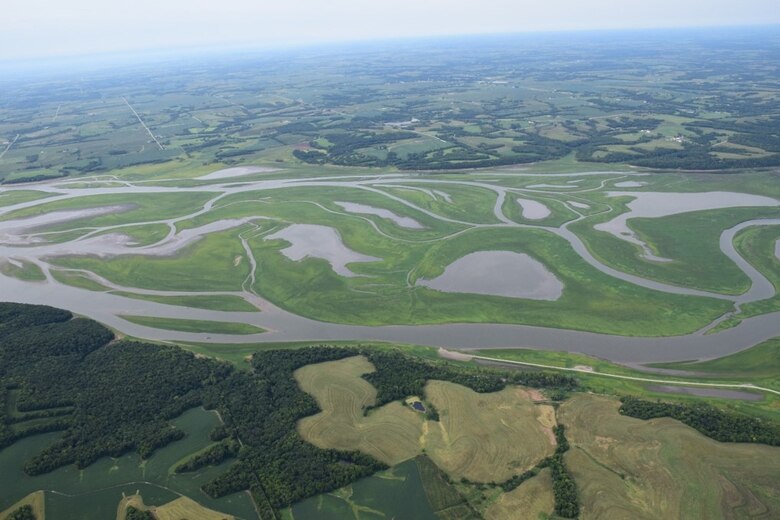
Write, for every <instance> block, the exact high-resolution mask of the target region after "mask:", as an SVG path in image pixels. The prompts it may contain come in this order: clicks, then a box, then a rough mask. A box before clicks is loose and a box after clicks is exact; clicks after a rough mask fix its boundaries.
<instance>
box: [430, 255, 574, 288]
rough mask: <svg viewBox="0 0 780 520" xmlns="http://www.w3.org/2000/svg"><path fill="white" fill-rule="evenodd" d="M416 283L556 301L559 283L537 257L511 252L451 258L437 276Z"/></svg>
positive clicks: (432, 286) (561, 286) (433, 286)
mask: <svg viewBox="0 0 780 520" xmlns="http://www.w3.org/2000/svg"><path fill="white" fill-rule="evenodd" d="M418 284H419V285H423V286H425V287H428V288H430V289H436V290H437V291H443V292H457V293H474V294H489V295H492V296H507V297H510V298H527V299H531V300H557V299H558V298H560V297H561V294H562V293H563V283H561V281H560V280H558V278H556V277H555V275H554V274H552V273H551V272H550V271H548V270H547V268H546V267H545V266H544V265H543V264H542V263H541V262H539V261H538V260H535V259H533V258H531V257H530V256H528V255H526V254H524V253H515V252H512V251H478V252H475V253H470V254H468V255H466V256H463V257H461V258H459V259H458V260H455V261H454V262H453V263H451V264H450V265H448V266H447V268H446V269H445V270H444V273H442V274H441V275H440V276H438V277H436V278H433V279H431V280H426V279H421V280H419V281H418Z"/></svg>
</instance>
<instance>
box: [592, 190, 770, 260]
mask: <svg viewBox="0 0 780 520" xmlns="http://www.w3.org/2000/svg"><path fill="white" fill-rule="evenodd" d="M607 196H609V197H633V198H634V200H632V201H631V202H629V203H628V204H627V207H628V212H626V213H623V214H621V215H618V216H617V217H615V218H613V219H612V220H610V221H608V222H604V223H602V224H596V226H594V227H595V229H597V230H599V231H605V232H607V233H610V234H611V235H613V236H615V237H617V238H619V239H621V240H625V241H627V242H631V243H632V244H636V245H638V246H640V247H641V248H642V249H643V250H644V252H645V253H644V257H645V258H647V259H650V260H655V261H668V259H666V258H661V257H658V256H655V255H654V254H653V253H652V251H651V250H650V248H649V247H648V246H647V244H645V243H644V242H643V241H642V240H640V239H639V238H638V237H637V236H636V235H635V234H634V232H633V231H632V230H631V228H629V227H628V220H629V219H632V218H658V217H667V216H670V215H677V214H679V213H689V212H692V211H702V210H709V209H724V208H739V207H771V206H780V202H779V201H777V200H775V199H773V198H771V197H764V196H761V195H751V194H748V193H733V192H726V191H708V192H700V193H664V192H629V191H611V192H608V193H607Z"/></svg>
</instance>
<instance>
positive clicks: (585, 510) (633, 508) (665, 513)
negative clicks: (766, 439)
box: [558, 395, 780, 519]
mask: <svg viewBox="0 0 780 520" xmlns="http://www.w3.org/2000/svg"><path fill="white" fill-rule="evenodd" d="M618 405H619V403H618V402H617V401H615V400H613V399H610V398H607V397H599V396H593V395H577V396H575V397H573V398H572V399H570V400H569V401H567V402H566V403H564V404H563V405H562V406H561V408H560V410H559V412H558V418H559V420H560V421H561V422H562V423H564V424H566V425H567V436H568V439H569V442H570V443H571V446H572V448H571V449H570V450H569V452H568V453H567V454H566V463H567V467H568V468H570V471H571V472H572V474H573V476H574V479H575V480H576V482H577V484H578V487H579V489H580V494H581V504H582V514H581V518H583V519H588V518H648V519H649V518H659V517H664V518H688V517H721V516H725V517H728V516H732V515H733V516H738V517H742V516H747V517H750V516H762V515H763V516H764V517H766V518H772V517H774V516H777V514H778V511H780V501H779V500H778V496H777V492H776V491H777V487H776V483H777V480H778V477H780V457H778V454H777V450H778V449H777V448H771V447H768V446H760V445H750V444H723V443H718V442H716V441H713V440H711V439H708V438H706V437H704V436H702V435H701V434H699V433H698V432H696V431H694V430H692V429H690V428H688V427H687V426H684V425H682V424H680V423H679V422H677V421H674V420H672V419H667V418H662V419H653V420H650V421H641V420H637V419H633V418H630V417H624V416H621V415H620V414H619V413H618V411H617V408H618Z"/></svg>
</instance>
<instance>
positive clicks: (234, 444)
mask: <svg viewBox="0 0 780 520" xmlns="http://www.w3.org/2000/svg"><path fill="white" fill-rule="evenodd" d="M240 449H241V444H240V443H239V442H238V441H237V440H235V439H226V440H223V441H220V442H219V443H218V444H215V445H213V446H211V447H210V448H209V449H207V450H206V451H204V452H203V453H199V454H197V455H195V456H194V457H191V458H189V459H187V460H186V461H184V462H182V463H181V464H179V465H178V466H176V468H175V469H174V471H175V472H176V473H186V472H188V471H197V470H199V469H201V468H204V467H206V466H217V465H219V464H221V463H223V462H224V461H226V460H227V459H230V458H234V457H237V456H238V452H239V451H240Z"/></svg>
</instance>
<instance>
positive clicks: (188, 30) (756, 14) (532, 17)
mask: <svg viewBox="0 0 780 520" xmlns="http://www.w3.org/2000/svg"><path fill="white" fill-rule="evenodd" d="M2 4H5V5H2ZM2 4H0V61H9V60H26V59H29V58H52V57H58V56H68V55H81V54H95V53H109V52H121V51H140V50H152V49H171V48H177V47H216V46H219V47H228V46H243V47H257V48H267V47H280V46H288V45H298V44H309V43H316V42H325V41H350V40H366V39H385V38H403V37H418V36H437V35H458V34H482V33H513V32H529V31H560V30H595V29H632V28H661V27H691V26H695V27H703V26H726V25H731V26H734V25H756V24H780V8H778V5H777V0H740V1H739V2H735V1H734V0H706V1H703V0H652V1H648V0H642V1H639V0H542V1H539V0H533V1H531V0H477V1H475V0H276V1H268V0H131V1H119V0H22V1H14V0H8V1H4V2H2Z"/></svg>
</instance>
